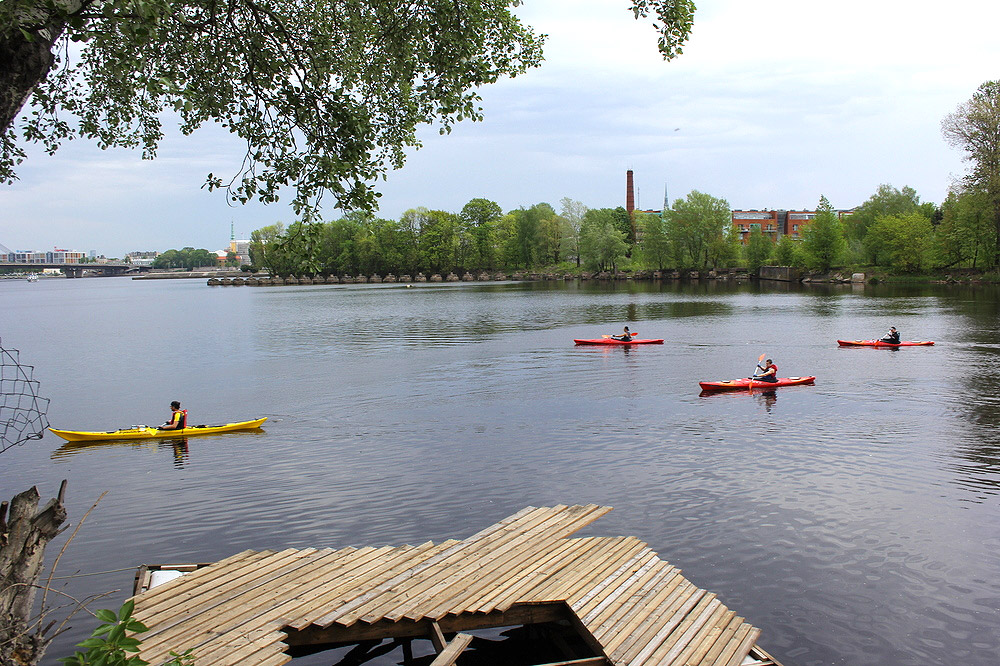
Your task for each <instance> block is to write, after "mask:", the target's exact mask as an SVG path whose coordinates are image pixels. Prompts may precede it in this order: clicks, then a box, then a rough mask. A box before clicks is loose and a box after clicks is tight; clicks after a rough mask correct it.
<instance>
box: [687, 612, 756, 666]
mask: <svg viewBox="0 0 1000 666" xmlns="http://www.w3.org/2000/svg"><path fill="white" fill-rule="evenodd" d="M743 625H744V622H743V618H742V617H739V616H738V615H736V614H735V613H733V615H732V616H731V617H730V618H729V623H728V624H726V625H725V626H724V627H723V628H722V632H721V633H720V634H719V636H718V638H716V639H715V643H714V644H713V645H712V646H711V647H710V648H709V650H708V652H706V653H705V656H704V657H702V659H701V661H700V662H696V663H698V664H701V665H703V666H717V665H718V663H719V657H720V655H721V654H722V651H723V650H725V649H726V646H727V645H729V643H730V641H732V640H733V636H735V635H736V632H737V631H739V629H740V627H742V626H743Z"/></svg>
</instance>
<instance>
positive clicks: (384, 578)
mask: <svg viewBox="0 0 1000 666" xmlns="http://www.w3.org/2000/svg"><path fill="white" fill-rule="evenodd" d="M455 543H458V542H450V541H449V542H445V543H444V544H440V545H439V546H433V545H432V546H431V547H430V548H426V549H422V550H421V551H420V552H417V553H413V554H412V555H410V556H409V557H408V558H406V559H399V560H394V561H390V562H387V563H386V567H384V568H381V569H380V570H379V571H378V572H377V573H378V576H377V577H372V578H371V579H370V580H369V581H367V582H366V583H365V585H361V584H358V585H354V586H353V587H352V588H351V589H350V590H349V591H347V592H346V593H342V595H341V596H342V599H340V601H339V602H338V605H337V606H335V607H334V608H333V609H332V610H326V609H324V610H326V612H324V613H323V615H321V616H319V617H313V618H312V619H311V622H310V623H311V624H315V625H317V626H320V627H329V626H330V625H332V624H334V623H335V622H338V620H339V619H340V618H342V617H344V616H345V615H346V614H347V613H349V612H350V610H351V609H356V608H359V607H361V606H362V605H364V603H365V602H366V601H367V600H370V599H371V598H373V597H374V596H377V595H379V594H381V590H383V589H384V588H386V587H387V586H391V585H392V581H394V580H399V581H401V580H405V578H406V576H407V575H408V574H409V573H410V572H412V571H413V570H414V569H415V568H417V567H420V566H422V565H423V564H424V563H426V562H429V561H431V560H434V559H435V558H437V557H438V556H440V555H442V554H443V553H446V552H448V551H450V550H451V549H452V548H454V547H455ZM330 605H332V604H330V603H327V604H326V606H327V607H329V606H330ZM305 619H306V618H305V617H303V618H302V620H301V621H297V622H296V626H298V627H301V626H302V623H303V622H304V621H305ZM341 624H343V623H341Z"/></svg>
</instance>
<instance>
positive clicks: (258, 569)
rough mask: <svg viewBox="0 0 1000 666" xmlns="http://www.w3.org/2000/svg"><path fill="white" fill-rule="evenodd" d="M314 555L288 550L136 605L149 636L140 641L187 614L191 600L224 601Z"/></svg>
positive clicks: (201, 601) (312, 551)
mask: <svg viewBox="0 0 1000 666" xmlns="http://www.w3.org/2000/svg"><path fill="white" fill-rule="evenodd" d="M314 552H316V551H315V549H306V550H296V549H294V548H291V549H288V550H284V551H281V552H280V553H275V554H274V555H273V556H271V557H268V558H265V559H262V560H260V561H258V562H254V563H253V564H251V565H250V566H248V567H245V568H244V567H242V566H240V565H236V568H231V569H230V570H229V571H228V572H227V575H226V576H222V577H220V578H217V579H216V580H215V581H213V582H212V584H210V585H196V586H192V587H187V589H183V590H181V591H179V592H178V593H177V594H175V595H173V596H172V597H168V598H166V599H164V600H163V601H161V603H159V604H157V605H156V607H154V608H146V607H144V606H143V607H140V606H139V604H138V603H137V604H136V612H135V617H136V619H137V620H139V621H141V622H142V623H143V624H145V625H146V626H147V627H149V628H150V631H149V633H147V634H145V635H144V637H143V641H144V642H145V641H146V640H147V639H148V638H149V637H151V636H154V635H155V634H156V633H157V632H158V631H159V630H160V626H161V625H163V624H165V623H167V622H168V620H169V619H170V618H174V617H176V616H177V615H178V614H182V613H187V612H189V607H190V604H191V603H192V602H193V600H197V601H198V603H204V602H205V601H207V600H210V599H218V598H224V597H225V596H227V595H229V594H231V591H232V590H235V589H239V588H240V587H245V586H252V585H254V583H255V582H256V581H257V580H258V579H259V578H266V577H267V576H270V575H273V572H276V571H284V570H286V569H287V568H288V567H289V566H291V567H294V566H296V565H300V564H301V562H302V560H303V558H308V557H309V556H310V555H312V554H313V553H314Z"/></svg>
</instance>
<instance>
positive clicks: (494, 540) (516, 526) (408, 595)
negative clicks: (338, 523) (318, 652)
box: [337, 511, 554, 625]
mask: <svg viewBox="0 0 1000 666" xmlns="http://www.w3.org/2000/svg"><path fill="white" fill-rule="evenodd" d="M553 518H554V517H553V515H552V514H551V512H546V511H539V512H535V513H532V514H529V515H528V516H525V517H524V518H523V519H522V520H520V521H518V522H517V523H513V524H510V525H507V526H506V527H505V528H504V529H502V530H497V531H496V532H494V533H493V534H490V535H488V536H486V537H483V538H481V539H479V540H477V541H476V543H475V544H465V543H464V542H463V544H462V545H460V546H458V547H456V548H455V549H453V550H451V551H450V552H448V553H447V554H446V555H445V556H444V557H442V558H439V559H438V560H437V561H435V562H433V563H429V565H428V566H426V567H417V568H415V569H414V571H413V575H401V576H399V577H398V581H396V582H395V583H394V584H393V585H392V586H385V587H384V588H383V589H381V590H380V591H379V593H378V594H374V595H372V596H371V598H370V599H368V600H367V601H366V602H365V603H364V604H362V605H359V606H358V607H357V608H355V609H353V610H352V611H351V612H350V613H345V614H342V615H341V616H340V617H339V618H338V619H337V621H338V622H339V623H340V624H345V625H350V624H353V623H354V622H357V621H358V620H360V619H364V620H365V621H366V622H373V621H376V620H378V619H380V618H382V617H385V616H386V615H387V614H388V613H391V612H392V611H393V610H394V609H396V608H398V607H399V606H401V605H407V604H410V603H412V602H413V601H414V600H416V601H417V602H418V603H419V602H420V601H421V600H422V599H423V598H424V595H425V594H426V591H427V590H428V589H431V588H432V587H434V586H436V585H440V584H441V583H442V582H443V581H447V580H449V578H450V577H451V576H453V575H454V572H455V570H456V568H457V567H458V566H459V565H460V564H461V563H462V562H469V561H474V560H477V559H480V558H482V557H484V556H485V555H484V554H485V553H488V552H489V551H490V550H492V549H495V548H497V547H498V546H499V545H500V544H504V543H507V542H509V541H511V540H512V539H517V538H519V536H520V535H521V534H523V533H524V531H525V530H531V529H533V528H534V527H535V526H537V525H542V524H547V523H548V522H550V521H552V520H553ZM418 574H419V575H418Z"/></svg>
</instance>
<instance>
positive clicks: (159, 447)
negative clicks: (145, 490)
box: [49, 428, 264, 469]
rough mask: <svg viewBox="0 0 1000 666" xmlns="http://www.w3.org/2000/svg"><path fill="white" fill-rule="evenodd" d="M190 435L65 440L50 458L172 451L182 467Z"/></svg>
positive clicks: (260, 432)
mask: <svg viewBox="0 0 1000 666" xmlns="http://www.w3.org/2000/svg"><path fill="white" fill-rule="evenodd" d="M263 434H264V430H263V429H262V428H257V429H256V430H247V431H243V432H235V433H227V434H226V435H225V437H227V438H229V437H253V436H260V435H263ZM188 439H189V438H188V437H172V438H157V439H149V438H146V439H122V440H96V441H85V442H65V443H64V444H63V445H62V446H60V447H59V448H58V449H56V450H54V451H53V452H52V453H51V454H50V456H49V457H50V458H51V459H52V460H55V461H57V462H68V460H69V459H70V458H71V457H72V456H78V455H82V454H96V453H99V452H104V453H108V452H120V451H125V450H131V451H135V452H143V451H145V452H161V451H167V452H170V454H171V456H170V459H171V462H172V464H173V466H174V467H176V468H178V469H180V468H183V467H185V466H187V465H188V464H189V462H190V460H189V457H190V449H189V446H188ZM197 439H198V440H199V442H201V443H203V444H205V445H210V444H211V442H212V440H213V439H216V438H214V437H198V438H197Z"/></svg>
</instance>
